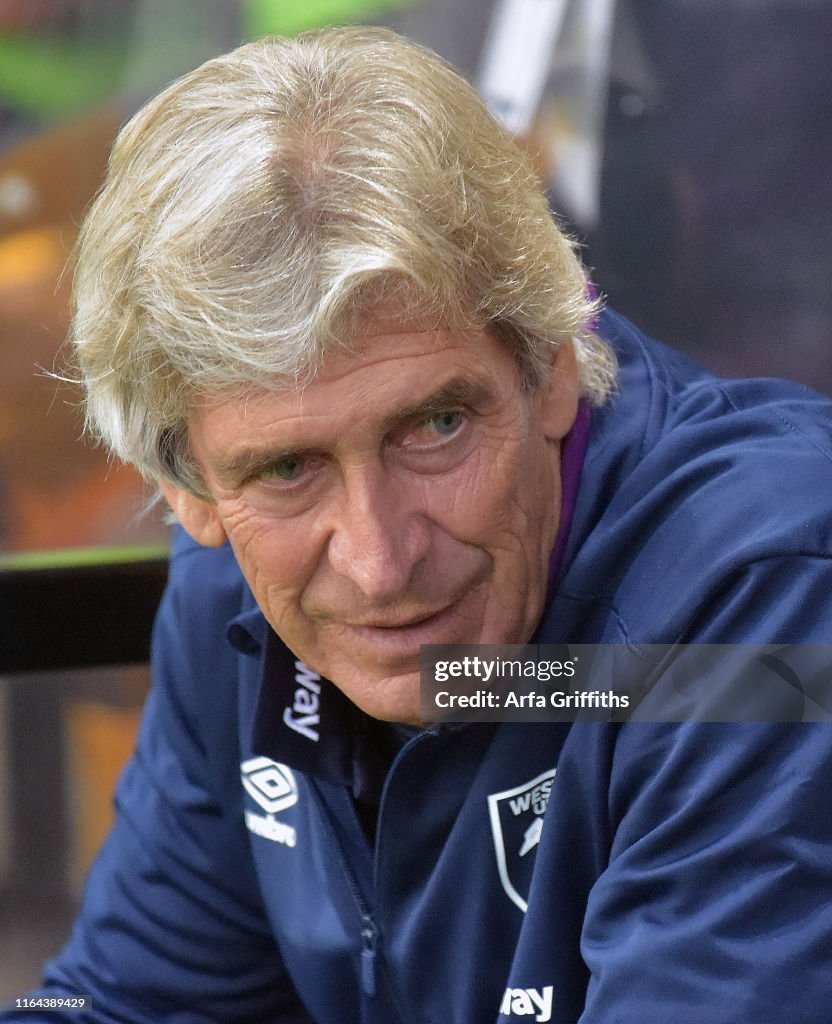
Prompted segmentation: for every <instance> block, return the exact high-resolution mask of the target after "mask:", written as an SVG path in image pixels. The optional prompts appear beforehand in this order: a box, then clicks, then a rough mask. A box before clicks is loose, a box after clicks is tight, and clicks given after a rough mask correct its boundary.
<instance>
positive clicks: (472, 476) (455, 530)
mask: <svg viewBox="0 0 832 1024" xmlns="http://www.w3.org/2000/svg"><path fill="white" fill-rule="evenodd" d="M576 396H577V379H576V371H575V364H574V357H573V355H572V352H571V349H570V348H569V346H564V347H563V348H562V349H561V350H560V352H559V353H558V355H557V357H556V361H555V365H554V371H553V374H552V379H551V383H550V384H548V385H546V386H545V387H543V388H541V389H539V390H533V391H530V390H528V389H526V388H524V387H523V385H522V383H521V380H520V376H519V374H518V371H517V369H516V367H515V364H514V359H513V357H512V354H511V352H510V351H509V350H508V349H507V347H506V346H505V345H504V344H502V343H501V342H500V341H498V340H496V339H495V338H493V337H492V336H490V335H489V334H486V333H476V332H473V333H470V334H464V335H454V334H450V333H448V332H446V331H443V330H423V329H420V328H419V327H418V325H417V326H413V325H412V324H411V325H407V324H397V323H396V322H395V321H390V320H375V321H373V325H372V326H371V327H368V328H367V330H366V332H364V333H363V334H362V338H361V342H360V345H359V346H357V348H356V351H355V352H354V353H349V354H347V353H337V354H333V355H331V356H329V357H328V358H327V360H326V361H325V363H324V366H323V369H322V370H321V372H320V373H319V374H318V375H317V376H316V377H315V379H314V381H313V382H312V383H311V384H309V385H308V386H307V387H306V388H305V389H304V390H303V391H302V392H298V391H295V390H286V391H275V390H268V389H265V388H264V389H263V390H258V391H253V392H251V393H250V394H248V396H247V397H245V398H244V399H242V398H239V397H235V398H233V399H231V400H228V401H223V400H216V399H210V400H209V399H204V400H203V401H202V403H201V404H200V405H199V406H198V407H197V408H196V410H195V412H194V415H193V417H192V420H191V423H190V431H191V445H192V450H193V453H194V455H195V457H196V459H197V460H198V462H199V464H200V465H201V467H202V470H203V473H204V477H205V480H206V483H207V485H208V488H209V490H210V492H211V494H212V495H213V497H214V499H215V502H216V504H215V505H214V506H212V505H208V504H207V503H204V502H203V503H200V502H199V501H198V499H195V498H193V497H191V496H189V495H185V494H184V493H183V492H175V491H172V492H171V493H173V494H174V495H175V496H178V497H174V501H173V503H174V505H175V507H176V508H177V510H178V511H179V513H180V516H181V517H182V519H183V522H184V523H185V525H186V527H190V528H192V527H193V524H194V523H198V524H199V525H197V527H196V528H195V529H194V528H192V532H193V533H194V534H195V536H197V539H201V540H203V542H207V543H217V542H218V541H220V540H222V539H224V536H227V537H228V538H229V540H230V542H231V545H232V548H233V550H234V553H235V555H236V557H237V559H238V561H239V563H240V566H241V567H242V570H243V573H244V574H245V577H246V579H247V580H248V583H249V585H250V586H251V588H252V591H253V592H254V595H255V597H256V599H257V602H258V604H259V605H260V607H261V608H262V610H263V612H264V614H265V615H266V618H267V619H268V620H269V622H270V623H271V625H272V627H273V628H274V629H275V631H276V632H277V633H278V635H279V636H280V637H281V638H282V639H283V641H284V642H285V643H286V644H287V645H288V646H289V647H290V648H291V650H292V651H293V652H294V653H295V655H296V656H297V657H299V658H300V659H301V660H302V661H304V662H306V664H308V665H310V666H311V667H313V668H314V669H315V670H316V671H317V672H319V673H321V674H322V675H324V676H326V677H327V678H328V679H330V680H332V681H333V682H334V683H335V684H336V685H337V686H338V687H339V688H340V689H341V690H342V691H343V692H344V693H345V694H346V696H347V697H349V699H350V700H352V701H353V702H354V703H355V704H357V705H358V706H359V707H360V708H362V709H363V710H364V711H365V712H367V713H368V714H370V715H372V716H374V717H376V718H381V719H387V720H391V721H399V722H416V721H418V719H419V648H420V645H421V644H437V643H477V642H480V643H522V642H525V641H526V640H528V638H529V637H530V636H531V634H532V632H533V631H534V628H535V626H536V624H537V622H538V620H539V617H540V614H541V610H542V607H543V602H544V599H545V591H546V579H547V562H548V557H549V554H550V551H551V549H552V546H553V543H554V539H555V534H556V530H557V524H558V516H559V508H560V473H559V454H560V440H561V438H562V437H563V436H564V434H565V433H566V432H567V431H568V430H569V427H570V426H571V424H572V421H573V420H574V416H575V409H576V401H577V398H576ZM169 496H170V494H169ZM198 505H199V506H201V508H200V509H199V517H197V518H194V517H195V515H196V513H195V511H194V509H195V508H196V507H197V506H198ZM189 520H190V523H189ZM206 524H207V525H206Z"/></svg>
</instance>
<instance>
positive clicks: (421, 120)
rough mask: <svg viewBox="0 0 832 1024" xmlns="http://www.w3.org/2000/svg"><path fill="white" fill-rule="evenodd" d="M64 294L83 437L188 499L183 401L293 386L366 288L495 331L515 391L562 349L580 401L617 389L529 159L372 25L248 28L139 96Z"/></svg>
mask: <svg viewBox="0 0 832 1024" xmlns="http://www.w3.org/2000/svg"><path fill="white" fill-rule="evenodd" d="M73 287H74V291H73V304H74V305H73V322H72V328H71V334H70V338H71V342H72V344H73V345H74V352H75V360H76V362H77V366H78V369H79V371H80V376H81V378H82V380H83V382H84V385H85V388H86V409H87V421H88V425H89V427H90V429H91V430H92V432H93V433H94V434H95V435H97V437H98V438H99V439H100V440H102V441H103V442H104V443H105V444H106V445H107V446H108V447H109V448H110V449H111V450H112V451H113V452H114V453H115V454H116V455H118V456H119V457H120V458H122V459H123V460H125V461H127V462H132V463H133V464H134V465H135V466H137V467H138V468H139V470H140V471H141V472H142V473H143V474H145V475H146V476H147V477H149V478H150V479H154V480H169V481H171V482H173V483H175V484H177V485H178V486H180V487H184V488H185V489H187V490H190V491H191V492H193V493H195V494H197V495H199V496H202V497H207V496H208V495H207V492H206V490H205V487H204V484H203V481H202V478H201V475H200V472H199V468H198V466H196V465H195V464H194V461H193V459H192V458H191V455H190V452H189V446H188V427H187V425H188V414H189V410H190V408H191V405H192V402H193V400H194V398H195V396H197V395H206V394H215V393H227V392H228V390H229V389H232V390H238V391H239V392H240V393H244V392H245V390H246V389H251V388H252V387H253V386H263V385H264V384H265V385H269V386H271V385H274V386H281V387H286V386H287V384H300V383H302V382H304V381H308V380H309V379H311V377H312V376H313V375H314V372H315V370H316V368H318V367H319V366H320V363H321V360H322V359H323V357H324V356H325V355H326V353H327V352H328V351H331V350H332V349H333V348H335V347H343V346H345V345H349V344H350V342H351V340H353V341H357V340H358V338H359V334H360V326H361V321H362V319H366V318H367V317H371V316H372V312H373V309H374V308H376V307H377V306H378V305H379V303H380V302H382V301H385V302H386V301H388V300H389V301H393V302H395V304H396V305H395V308H396V309H397V310H398V309H400V310H401V311H402V315H403V316H418V317H419V318H422V319H424V318H430V319H432V320H434V321H435V322H436V324H437V325H442V326H444V327H446V328H448V329H451V330H466V329H471V328H472V327H475V326H476V327H480V328H482V327H485V328H490V329H492V330H493V331H494V332H495V333H496V334H497V335H498V336H500V337H501V338H503V339H504V340H505V341H506V343H508V344H510V345H511V346H512V347H513V350H514V352H515V358H516V360H517V365H518V367H519V368H520V371H521V373H522V374H523V377H524V380H525V381H526V382H527V384H529V385H530V386H536V385H539V384H540V383H541V382H542V381H543V380H544V379H545V377H546V372H547V368H548V366H549V365H550V364H551V359H552V353H553V350H554V349H555V348H556V347H557V346H559V345H561V344H563V343H566V342H569V341H570V340H571V339H573V340H574V343H575V348H576V354H577V358H578V364H579V373H580V382H581V390H582V393H583V394H584V395H585V396H587V397H588V398H590V399H591V400H592V401H594V402H596V403H600V402H602V401H603V400H604V398H605V397H606V395H607V393H608V392H609V390H610V388H611V387H612V385H613V382H614V379H615V361H614V358H613V356H612V354H611V352H610V350H609V349H608V347H607V346H606V345H605V344H604V343H603V342H602V341H601V340H600V339H599V338H598V337H597V336H596V335H595V334H594V333H593V332H592V330H591V328H590V327H589V326H588V325H590V324H591V322H592V319H593V317H594V316H595V314H596V313H597V303H595V302H594V301H593V300H592V299H591V298H590V297H589V295H588V290H587V280H586V275H585V272H584V269H583V268H582V266H581V263H580V261H579V259H578V257H577V255H576V248H575V244H574V243H573V241H572V240H571V239H570V238H569V237H568V236H567V235H566V234H565V233H564V232H563V231H561V229H560V228H559V227H558V225H557V224H556V222H555V221H554V219H553V218H552V216H551V213H550V211H549V208H548V204H547V202H546V198H545V195H544V194H543V191H542V189H541V187H540V183H539V180H538V178H537V177H536V175H535V172H534V171H533V169H532V167H531V164H530V162H529V160H528V159H527V157H526V156H525V154H524V153H523V152H522V151H521V150H520V148H519V147H518V146H516V145H515V143H514V142H512V141H511V140H510V139H509V138H508V136H507V135H506V134H505V133H504V132H503V130H502V129H501V128H500V127H499V126H498V124H497V123H496V122H495V121H494V119H493V118H492V116H491V115H490V113H489V112H488V110H487V109H486V107H485V105H484V104H483V102H482V100H481V99H480V98H479V97H478V95H477V94H476V92H475V91H474V89H473V88H472V87H471V86H470V85H469V84H468V83H467V82H466V81H465V80H464V79H463V78H461V77H460V76H459V74H458V73H457V72H456V71H454V70H453V69H452V68H451V67H450V66H448V65H447V64H446V63H445V62H444V61H443V60H441V59H440V58H439V57H437V56H436V55H435V54H433V53H431V52H430V51H428V50H425V49H424V48H422V47H420V46H418V45H417V44H415V43H413V42H411V41H408V40H406V39H404V38H402V37H400V36H398V35H396V34H395V33H393V32H391V31H388V30H386V29H369V28H338V29H325V30H322V31H317V32H310V33H306V34H304V35H301V36H299V37H297V38H294V39H284V38H279V37H271V38H266V39H262V40H259V41H257V42H254V43H250V44H248V45H245V46H242V47H240V48H239V49H237V50H234V51H233V52H232V53H230V54H227V55H225V56H222V57H217V58H215V59H213V60H210V61H208V62H207V63H206V64H204V65H202V67H199V68H197V69H196V70H195V71H193V72H191V73H189V74H187V75H185V76H184V77H183V78H181V79H179V80H178V81H176V82H174V83H173V84H172V85H170V86H169V87H168V88H167V89H165V91H163V92H162V93H161V94H160V95H159V96H157V97H156V98H155V99H153V100H151V101H150V102H149V103H147V104H146V105H145V106H144V107H143V108H142V109H141V110H140V111H139V112H138V113H137V114H136V115H135V116H134V117H133V118H132V120H130V121H129V122H128V123H127V125H126V126H125V127H124V128H123V129H122V131H121V132H120V134H119V136H118V138H117V140H116V142H115V145H114V147H113V151H112V155H111V158H110V163H109V167H108V172H107V176H106V179H105V182H104V185H103V187H102V190H101V192H100V193H99V195H98V197H97V198H96V200H95V202H94V203H93V204H92V206H91V208H90V211H89V213H88V215H87V217H86V219H85V222H84V224H83V226H82V229H81V233H80V236H79V239H78V244H77V248H76V259H75V273H74V286H73Z"/></svg>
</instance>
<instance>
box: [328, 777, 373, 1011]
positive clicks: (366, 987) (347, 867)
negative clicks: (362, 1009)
mask: <svg viewBox="0 0 832 1024" xmlns="http://www.w3.org/2000/svg"><path fill="white" fill-rule="evenodd" d="M312 785H313V787H314V788H315V790H316V791H317V796H318V804H319V806H320V807H321V810H322V812H323V813H322V817H323V819H324V821H325V823H326V827H327V829H328V830H329V833H330V836H331V838H332V843H333V846H334V848H335V853H336V855H337V857H338V863H339V864H340V865H341V871H342V872H343V874H344V878H345V879H346V882H347V888H348V889H349V890H350V895H351V896H352V898H353V902H354V903H355V906H356V908H357V910H358V914H359V917H360V919H361V970H360V975H361V989H362V991H363V992H364V994H365V995H366V996H369V997H370V998H372V997H373V996H375V994H376V991H377V986H376V953H377V951H378V935H379V932H378V926H377V925H376V923H375V920H374V918H373V913H372V910H371V909H370V907H369V906H368V904H367V901H366V900H365V898H364V894H363V892H362V891H361V886H360V885H359V884H358V878H357V877H356V874H355V872H354V871H353V869H352V865H351V864H350V862H349V860H348V859H347V855H346V853H345V852H344V844H343V843H342V842H341V836H340V835H339V834H338V829H337V827H336V825H335V823H334V822H333V820H332V817H331V811H330V808H329V803H328V801H327V799H326V797H325V795H324V794H323V793H322V792H321V790H320V788H319V787H318V785H317V783H316V782H314V781H312Z"/></svg>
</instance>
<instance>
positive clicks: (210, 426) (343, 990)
mask: <svg viewBox="0 0 832 1024" xmlns="http://www.w3.org/2000/svg"><path fill="white" fill-rule="evenodd" d="M588 292H589V289H588V286H587V281H586V276H585V273H584V271H583V269H582V267H581V266H580V264H579V262H578V261H577V259H576V256H575V253H574V250H573V247H572V245H571V244H570V242H569V241H568V240H567V239H566V238H564V236H563V235H562V234H561V232H560V231H559V230H558V228H557V226H556V225H555V224H554V223H553V221H552V219H551V217H550V215H549V213H548V210H547V208H546V204H545V201H544V199H543V197H542V195H541V194H540V191H539V188H538V186H537V183H536V182H535V179H534V176H533V173H532V172H531V170H530V169H529V167H528V165H527V163H526V161H525V160H524V158H523V156H522V155H521V154H520V152H519V150H517V149H516V148H515V147H514V145H513V144H512V143H511V142H510V141H509V140H508V139H506V138H505V137H504V136H503V135H502V133H501V132H500V130H499V129H498V128H497V127H496V125H495V124H494V122H493V121H492V120H491V118H490V117H489V115H488V113H487V112H486V111H485V109H484V108H483V106H482V104H481V103H480V101H479V100H478V99H477V97H476V96H475V94H474V93H473V91H472V90H471V89H470V88H469V87H468V86H467V85H466V84H465V83H464V82H463V81H461V80H460V79H459V78H458V77H457V76H456V75H455V73H454V72H453V71H451V70H450V69H449V68H447V67H446V66H445V65H444V64H443V63H442V62H441V61H439V60H438V59H437V58H436V57H434V56H432V55H430V54H428V53H426V52H425V51H423V50H421V49H420V48H418V47H416V46H415V45H413V44H411V43H408V42H406V41H404V40H402V39H399V38H398V37H396V36H395V35H393V34H391V33H389V32H385V31H374V30H365V29H340V30H329V31H325V32H322V33H318V34H312V35H308V36H304V37H301V38H300V39H297V40H294V41H289V40H282V39H272V40H265V41H262V42H258V43H255V44H252V45H250V46H247V47H244V48H242V49H240V50H238V51H236V52H235V53H232V54H231V55H229V56H227V57H223V58H219V59H217V60H214V61H211V62H209V63H208V64H207V65H205V66H204V67H202V68H200V69H198V70H197V71H195V72H193V73H192V74H190V75H188V76H187V77H186V78H184V79H183V80H182V81H180V82H178V83H175V84H174V85H172V86H171V87H170V88H169V89H168V90H167V91H166V92H164V93H163V94H162V95H161V96H160V97H159V98H157V99H156V100H154V101H153V102H151V103H150V104H149V105H148V106H147V107H146V108H145V109H144V110H143V111H141V112H140V113H139V114H138V115H137V116H136V118H135V119H134V120H133V121H132V122H131V123H130V124H129V125H128V126H127V127H126V128H125V129H124V130H123V132H122V134H121V137H120V139H119V140H118V143H117V144H116V147H115V149H114V152H113V157H112V161H111V166H110V170H109V174H108V178H107V182H106V184H105V187H104V189H103V191H102V193H101V194H100V196H99V198H98V199H97V201H96V203H95V204H94V206H93V208H92V210H91V212H90V214H89V217H88V219H87V222H86V224H85V226H84V229H83V233H82V239H81V243H80V250H79V260H78V269H77V274H76V316H75V325H74V333H73V340H74V343H75V345H76V349H77V353H78V360H79V364H80V366H81V370H82V373H83V376H84V380H85V382H86V385H87V390H88V410H89V417H90V421H91V424H92V425H93V428H94V429H95V430H96V431H97V432H98V433H99V435H100V436H101V437H102V438H104V439H105V440H106V442H107V444H108V445H109V446H110V447H111V449H112V450H113V451H114V452H116V453H117V454H119V455H120V456H121V457H122V458H124V459H128V460H129V461H131V462H133V463H134V464H135V465H137V466H138V467H139V468H140V469H141V470H142V471H143V472H144V473H145V474H146V475H147V476H148V477H150V478H151V479H153V480H156V481H158V483H159V485H160V487H161V489H162V491H163V492H164V494H165V496H166V498H167V500H168V501H169V503H170V505H171V507H172V508H173V509H174V511H175V513H176V515H177V517H178V519H179V521H180V522H181V523H182V525H183V526H184V527H185V530H186V531H187V533H188V534H189V535H190V539H189V538H187V537H186V536H184V535H183V534H179V535H178V536H177V539H176V541H175V544H174V550H173V555H172V561H171V575H170V585H169V588H168V592H167V595H166V597H165V599H164V602H163V605H162V608H161V610H160V614H159V618H158V621H157V626H156V631H155V636H154V655H153V657H154V672H155V688H154V692H153V694H152V696H151V698H150V702H149V705H148V708H147V712H146V715H145V719H144V724H143V728H142V732H141V735H140V738H139V743H138V750H137V753H136V756H135V758H134V759H133V760H132V762H131V764H130V766H129V767H128V769H127V770H126V772H125V774H124V776H123V778H122V780H121V783H120V786H119V791H118V795H117V803H118V810H119V819H118V823H117V825H116V827H115V829H114V831H113V833H112V835H111V837H110V838H109V840H108V842H107V843H106V845H105V847H104V850H103V852H102V854H101V855H100V857H99V859H98V862H97V863H96V865H95V867H94V869H93V871H92V874H91V877H90V881H89V884H88V887H87V891H86V896H85V901H84V906H83V908H82V911H81V915H80V918H79V921H78V924H77V926H76V928H75V931H74V932H73V935H72V937H71V939H70V941H69V943H68V945H67V947H66V948H65V950H64V951H63V953H62V954H61V955H60V956H59V957H58V958H57V959H56V960H55V961H54V962H53V963H52V964H51V965H49V966H48V967H47V971H46V980H45V989H44V993H43V994H46V995H48V996H53V997H54V996H57V995H66V994H70V995H72V994H78V993H82V994H87V993H88V994H90V995H91V996H92V1009H91V1010H88V1011H83V1013H82V1016H81V1018H80V1019H84V1020H89V1021H96V1022H105V1021H107V1022H110V1021H116V1020H118V1021H125V1020H129V1021H131V1022H144V1021H154V1022H156V1021H159V1020H171V1021H173V1020H183V1021H184V1020H188V1021H209V1020H210V1021H239V1022H246V1024H254V1022H257V1021H274V1022H289V1021H318V1022H323V1024H329V1022H337V1024H344V1022H358V1021H368V1022H376V1021H377V1022H383V1024H389V1022H393V1021H407V1022H420V1024H421V1022H428V1021H432V1022H442V1024H445V1022H454V1024H457V1022H458V1024H463V1022H465V1024H468V1022H481V1021H482V1022H484V1021H500V1022H508V1021H514V1020H520V1019H528V1020H535V1021H540V1022H546V1021H556V1022H560V1024H565V1022H575V1021H581V1024H600V1022H603V1024H611V1022H617V1021H623V1022H636V1021H637V1022H639V1024H666V1022H668V1021H674V1022H682V1021H694V1020H695V1021H697V1022H710V1024H716V1022H728V1021H748V1020H761V1021H762V1020H766V1021H769V1020H771V1021H810V1020H811V1021H816V1020H822V1019H824V1016H825V1015H826V1014H827V1012H828V1011H827V1007H828V1006H829V1005H830V996H832V981H830V980H829V972H828V971H827V970H825V964H826V962H828V958H829V955H830V953H832V926H830V923H829V922H828V920H827V917H826V915H825V914H824V913H823V912H822V910H819V908H823V906H824V905H825V903H826V902H827V901H828V899H829V897H830V894H832V857H830V855H829V852H828V851H829V846H828V844H829V840H830V838H831V837H832V822H830V812H829V809H828V801H827V800H826V798H825V788H824V781H823V780H824V774H825V772H826V771H828V769H829V768H830V761H832V733H830V731H829V728H828V727H827V726H825V725H784V724H748V723H734V724H731V723H723V724H702V723H700V724H695V723H679V724H655V723H654V724H650V723H635V722H630V723H624V724H621V723H618V724H612V723H589V722H576V723H574V724H571V725H570V724H569V723H565V722H551V723H544V724H522V723H521V724H512V723H500V724H487V723H472V724H463V725H446V726H436V727H428V728H423V727H422V726H423V722H422V716H421V713H420V708H419V673H418V654H419V649H420V647H421V646H422V645H424V644H432V643H443V644H444V643H465V644H471V643H475V644H476V643H525V642H526V641H530V640H531V641H533V642H551V643H616V644H625V645H629V646H630V648H631V649H635V650H637V651H638V650H641V645H645V644H656V643H660V644H692V643H716V644H735V643H778V644H779V643H809V642H813V643H825V642H828V640H829V639H830V635H832V627H830V614H829V611H830V596H829V595H830V591H831V590H832V563H830V553H831V552H832V538H831V537H830V526H829V516H828V512H827V507H826V505H827V503H826V500H825V490H826V488H825V481H826V480H827V479H828V473H829V463H830V444H829V436H830V433H829V431H830V422H832V414H831V413H830V407H829V405H828V403H827V402H826V401H825V400H823V399H821V398H820V397H819V396H816V395H813V394H811V393H810V392H807V391H806V390H805V389H802V388H798V387H793V386H790V385H786V384H778V383H772V382H737V383H728V382H722V381H717V380H715V379H713V378H711V377H710V376H709V375H707V374H706V373H704V372H702V371H700V370H698V369H697V368H695V367H693V366H692V365H691V364H689V363H688V362H686V361H685V360H683V359H682V358H681V357H677V356H676V355H674V354H673V353H671V352H669V351H668V350H666V349H664V348H662V347H661V346H659V345H657V344H656V343H654V342H651V341H649V340H648V339H646V338H644V337H643V336H642V335H641V334H639V332H638V331H637V330H636V329H635V328H633V327H632V326H631V325H629V324H628V323H626V322H625V321H623V320H622V319H620V318H619V317H617V316H616V315H615V314H613V313H612V312H609V311H605V312H603V313H601V314H600V315H599V313H598V310H597V308H596V304H595V303H594V302H593V301H591V300H590V299H589V297H588ZM616 360H617V362H618V365H619V369H618V376H617V384H616V383H614V382H615V365H616ZM84 1014H86V1015H85V1016H84ZM58 1016H60V1014H59V1015H58ZM4 1019H5V1020H9V1021H12V1020H18V1019H27V1015H26V1014H25V1013H21V1012H16V1011H12V1012H11V1015H10V1016H8V1017H6V1018H4ZM38 1019H41V1018H38Z"/></svg>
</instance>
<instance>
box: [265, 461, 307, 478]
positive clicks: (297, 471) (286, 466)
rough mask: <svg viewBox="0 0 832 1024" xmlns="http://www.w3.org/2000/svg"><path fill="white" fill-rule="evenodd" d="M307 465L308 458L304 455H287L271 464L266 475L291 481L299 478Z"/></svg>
mask: <svg viewBox="0 0 832 1024" xmlns="http://www.w3.org/2000/svg"><path fill="white" fill-rule="evenodd" d="M305 467H306V459H304V457H303V456H302V455H286V456H284V458H282V459H278V460H277V461H276V462H274V463H272V465H271V466H269V468H268V470H267V471H266V473H265V476H267V477H268V476H271V477H277V478H278V479H280V480H286V481H287V482H291V481H293V480H297V479H298V478H299V477H300V475H301V474H302V473H303V471H304V469H305Z"/></svg>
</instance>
